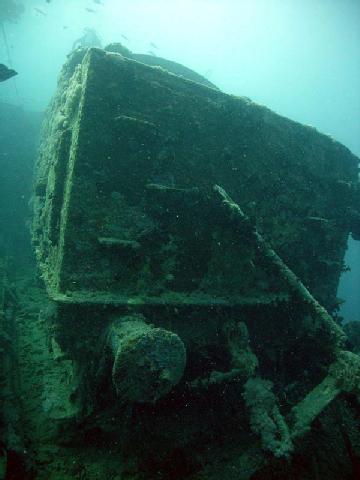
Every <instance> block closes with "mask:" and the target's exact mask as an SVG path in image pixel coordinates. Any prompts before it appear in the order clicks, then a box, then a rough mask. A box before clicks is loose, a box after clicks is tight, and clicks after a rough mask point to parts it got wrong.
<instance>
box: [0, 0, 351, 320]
mask: <svg viewBox="0 0 360 480" xmlns="http://www.w3.org/2000/svg"><path fill="white" fill-rule="evenodd" d="M2 1H4V2H5V3H6V1H7V0H2ZM17 3H20V4H23V5H24V7H25V9H24V13H23V15H21V16H19V18H18V19H17V21H16V23H15V22H14V23H13V22H8V21H4V22H3V27H4V32H3V33H4V36H3V37H1V41H0V63H5V64H9V63H10V64H11V65H12V66H13V68H15V69H16V70H17V71H18V73H19V75H18V76H17V77H16V78H15V79H13V80H9V81H8V82H4V83H2V84H1V85H0V101H2V102H8V103H12V104H15V105H20V106H22V107H23V108H24V109H26V110H35V111H42V110H44V109H45V108H46V106H47V105H48V102H49V100H50V98H51V96H52V95H53V93H54V91H55V87H56V80H57V76H58V74H59V71H60V69H61V66H62V64H63V62H64V61H65V58H66V55H67V54H68V53H69V52H70V51H71V49H72V48H73V45H74V42H76V40H77V39H79V38H80V37H81V36H82V35H83V32H84V29H85V28H90V29H94V30H95V31H96V33H97V34H98V36H99V38H100V40H101V42H102V44H103V45H106V44H108V43H110V42H113V41H120V42H122V43H123V44H124V45H125V46H127V47H128V48H129V49H131V50H132V51H134V52H138V53H148V54H151V55H158V56H162V57H165V58H169V59H172V60H175V61H177V62H180V63H182V64H184V65H186V66H188V67H190V68H192V69H194V70H195V71H197V72H199V73H200V74H202V75H204V76H205V77H207V78H208V79H209V80H210V81H212V82H213V83H215V84H216V85H217V86H219V88H221V89H222V90H223V91H225V92H227V93H231V94H234V95H244V96H248V97H250V98H251V99H252V100H254V101H256V102H259V103H261V104H264V105H266V106H268V107H270V108H271V109H273V110H275V111H276V112H278V113H280V114H282V115H285V116H287V117H289V118H291V119H294V120H297V121H299V122H301V123H305V124H311V125H313V126H315V127H316V128H317V129H318V130H319V131H321V132H324V133H326V134H330V135H332V136H333V137H334V138H335V139H336V140H338V141H340V142H342V143H343V144H345V145H346V146H347V147H348V148H350V149H351V150H352V151H353V153H355V154H357V155H359V154H360V89H359V82H360V3H359V2H357V1H355V0H342V1H326V0H324V1H318V2H314V1H313V0H304V1H302V2H292V1H287V2H286V1H285V2H283V1H280V0H279V1H276V0H273V1H268V0H256V1H253V0H249V1H240V0H239V1H236V0H223V1H221V2H220V1H211V0H182V1H177V0H174V1H170V2H169V1H165V0H164V1H160V0H156V1H151V2H150V1H147V0H133V1H131V2H130V1H119V0H103V1H92V0H76V1H73V0H62V1H59V0H51V1H45V0H44V1H41V0H26V1H23V2H21V1H20V0H19V1H18V2H17ZM6 42H7V45H6ZM359 252H360V249H359V244H358V243H355V242H354V241H351V240H350V249H349V251H348V255H347V258H346V263H348V264H350V265H351V269H352V271H351V272H350V273H346V274H345V276H344V278H343V281H342V282H341V285H340V289H339V296H340V297H342V298H344V299H346V303H345V306H344V308H343V314H344V315H345V317H346V318H347V319H354V318H360V305H359V300H358V296H357V294H356V292H357V291H358V289H359V287H360V262H359V256H360V253H359Z"/></svg>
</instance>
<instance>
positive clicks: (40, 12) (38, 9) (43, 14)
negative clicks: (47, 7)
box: [34, 7, 46, 17]
mask: <svg viewBox="0 0 360 480" xmlns="http://www.w3.org/2000/svg"><path fill="white" fill-rule="evenodd" d="M34 10H35V12H36V13H39V14H40V15H42V16H43V17H46V13H45V12H44V11H43V10H41V9H40V8H37V7H34Z"/></svg>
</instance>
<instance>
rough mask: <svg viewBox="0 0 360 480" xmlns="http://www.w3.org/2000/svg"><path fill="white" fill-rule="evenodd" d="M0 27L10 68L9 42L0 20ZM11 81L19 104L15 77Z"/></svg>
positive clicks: (11, 66)
mask: <svg viewBox="0 0 360 480" xmlns="http://www.w3.org/2000/svg"><path fill="white" fill-rule="evenodd" d="M0 28H1V33H2V36H3V39H4V45H5V52H6V56H7V63H8V65H9V67H10V68H13V64H12V60H11V55H10V48H9V42H8V39H7V35H6V30H5V25H4V22H0ZM12 81H13V84H14V89H15V94H16V98H17V101H18V103H19V104H21V103H22V102H21V100H20V95H19V90H18V88H17V84H16V79H15V78H13V79H12Z"/></svg>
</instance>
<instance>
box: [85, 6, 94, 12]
mask: <svg viewBox="0 0 360 480" xmlns="http://www.w3.org/2000/svg"><path fill="white" fill-rule="evenodd" d="M85 10H86V11H87V12H90V13H95V10H94V9H93V8H89V7H86V8H85Z"/></svg>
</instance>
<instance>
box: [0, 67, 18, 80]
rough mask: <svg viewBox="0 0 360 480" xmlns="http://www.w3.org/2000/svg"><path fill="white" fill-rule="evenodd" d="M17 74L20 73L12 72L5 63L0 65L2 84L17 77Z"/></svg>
mask: <svg viewBox="0 0 360 480" xmlns="http://www.w3.org/2000/svg"><path fill="white" fill-rule="evenodd" d="M17 74H18V73H17V72H15V70H12V69H11V68H8V67H7V66H6V65H4V64H3V63H0V82H5V80H8V79H9V78H11V77H15V75H17Z"/></svg>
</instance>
